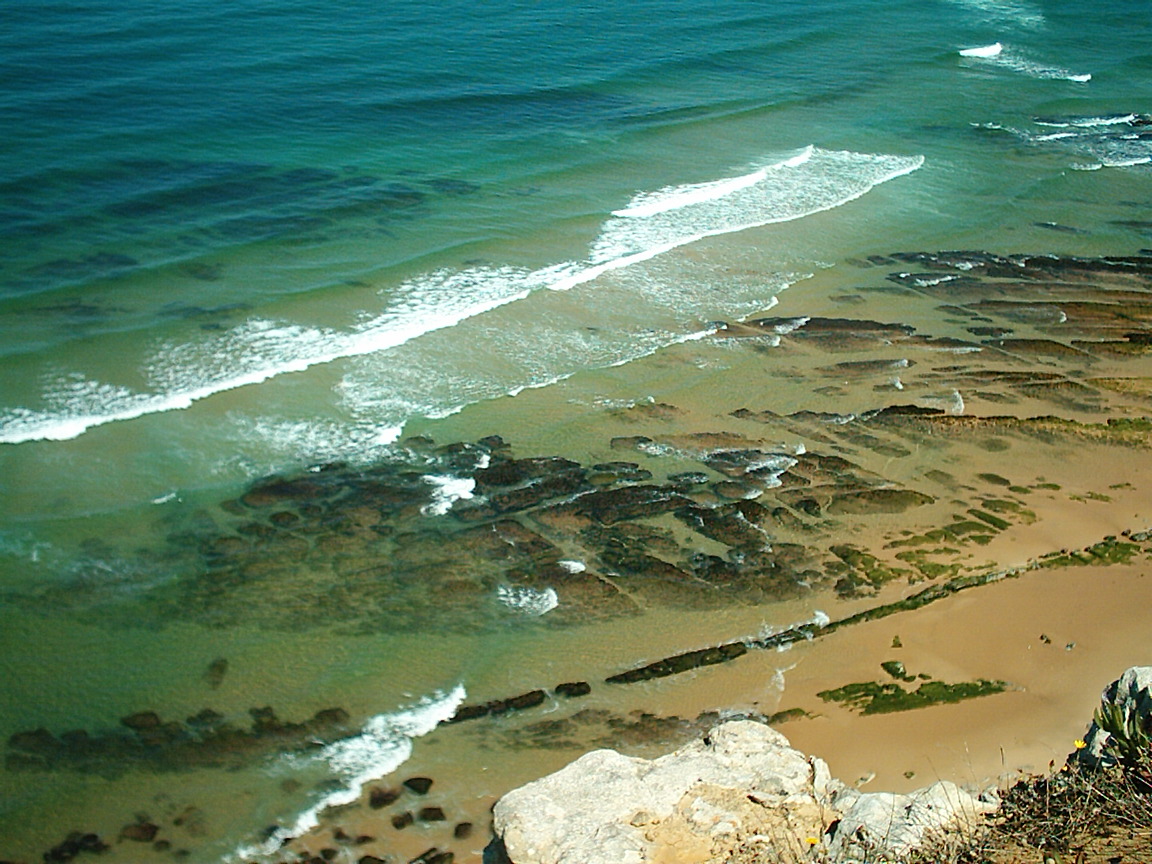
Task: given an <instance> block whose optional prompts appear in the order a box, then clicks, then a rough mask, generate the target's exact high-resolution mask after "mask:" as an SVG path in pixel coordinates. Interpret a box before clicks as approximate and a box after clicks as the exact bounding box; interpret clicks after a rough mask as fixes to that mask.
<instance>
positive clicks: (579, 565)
mask: <svg viewBox="0 0 1152 864" xmlns="http://www.w3.org/2000/svg"><path fill="white" fill-rule="evenodd" d="M558 563H559V564H560V569H561V570H564V571H565V572H566V573H583V572H584V571H585V570H587V569H588V565H587V564H585V563H584V562H583V561H569V560H564V561H560V562H558Z"/></svg>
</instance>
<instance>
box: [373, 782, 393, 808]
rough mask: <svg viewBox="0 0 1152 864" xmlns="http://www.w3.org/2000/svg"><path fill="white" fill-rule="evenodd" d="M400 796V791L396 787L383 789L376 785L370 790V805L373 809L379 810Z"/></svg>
mask: <svg viewBox="0 0 1152 864" xmlns="http://www.w3.org/2000/svg"><path fill="white" fill-rule="evenodd" d="M399 797H400V792H399V791H398V790H396V789H381V788H380V787H379V786H375V787H373V788H372V789H370V790H369V791H368V806H369V807H371V808H372V809H373V810H379V809H381V808H382V807H387V806H388V805H389V804H392V803H394V802H395V801H396V800H397V799H398V798H399Z"/></svg>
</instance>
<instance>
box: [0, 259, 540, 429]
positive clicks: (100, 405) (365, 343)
mask: <svg viewBox="0 0 1152 864" xmlns="http://www.w3.org/2000/svg"><path fill="white" fill-rule="evenodd" d="M530 277H531V274H530V272H529V271H524V270H518V269H516V268H496V269H492V268H481V269H478V270H468V271H462V272H449V271H440V272H437V273H433V274H430V275H429V276H425V277H421V278H420V279H415V280H411V281H409V282H407V283H405V284H404V285H403V286H401V287H400V289H398V290H397V292H396V294H395V295H394V297H393V298H392V300H391V302H392V304H393V305H392V307H391V308H390V309H389V310H388V311H387V312H385V313H383V314H381V315H378V316H375V317H372V318H369V319H367V320H366V321H364V322H363V323H361V324H360V325H359V326H357V327H355V328H353V329H352V330H350V331H336V330H328V329H321V328H315V327H304V326H301V325H297V324H285V323H282V322H274V321H268V320H263V319H253V320H250V321H248V322H246V323H245V324H243V325H241V326H239V327H237V328H235V329H233V330H231V331H229V332H228V333H225V334H222V335H221V336H218V337H216V338H212V339H208V340H205V341H202V342H194V343H184V344H180V345H167V344H166V345H162V346H160V347H159V348H157V349H156V350H155V351H154V352H153V356H152V358H151V360H150V361H149V362H148V363H147V364H146V371H147V373H148V377H149V379H150V383H152V384H153V385H154V387H155V390H156V391H158V392H151V393H148V392H135V391H131V390H129V389H128V388H124V387H117V386H115V385H111V384H104V383H101V382H97V381H91V380H89V379H87V378H85V377H84V376H83V375H80V374H78V373H75V374H71V375H69V376H66V377H65V378H64V379H61V380H57V381H55V382H50V386H49V388H48V392H47V394H46V400H47V401H48V402H49V407H48V408H47V409H46V410H43V411H32V410H29V409H25V408H17V409H11V410H8V411H6V412H5V413H4V414H2V415H0V443H3V444H16V443H20V442H23V441H35V440H49V441H63V440H68V439H71V438H76V437H78V436H79V435H82V434H83V433H84V432H86V431H88V430H89V429H92V428H94V427H96V426H102V425H104V424H107V423H113V422H116V421H122V420H132V419H135V418H138V417H142V416H145V415H147V414H158V413H164V412H168V411H179V410H184V409H187V408H190V407H191V406H192V405H193V404H194V403H195V402H197V401H199V400H201V399H205V398H207V397H209V396H212V395H215V394H217V393H222V392H224V391H227V390H235V389H238V388H240V387H246V386H249V385H252V384H260V383H263V382H265V381H268V380H270V379H272V378H275V377H277V376H280V375H284V374H287V373H291V372H303V371H304V370H306V369H309V368H311V367H312V366H316V365H319V364H323V363H330V362H332V361H334V360H339V359H342V358H346V357H356V356H361V355H365V354H371V353H375V352H377V351H383V350H385V349H387V348H392V347H395V346H397V345H402V344H404V343H405V342H409V341H411V340H412V339H415V338H417V337H419V336H421V335H423V334H425V333H430V332H433V331H436V330H441V329H444V328H447V327H452V326H454V325H456V324H458V323H460V322H461V321H463V320H465V319H467V318H471V317H473V316H475V315H479V314H481V313H483V312H486V311H488V310H490V309H494V308H496V307H498V306H503V305H505V304H506V303H511V302H514V301H516V300H520V299H523V298H524V297H526V296H528V294H529V293H530V292H531V290H532V288H533V286H532V285H531V278H530Z"/></svg>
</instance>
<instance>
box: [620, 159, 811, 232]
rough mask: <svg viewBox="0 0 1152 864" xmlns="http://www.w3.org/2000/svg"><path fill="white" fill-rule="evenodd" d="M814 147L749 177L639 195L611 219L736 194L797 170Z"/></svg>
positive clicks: (694, 184) (654, 213) (650, 213)
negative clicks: (772, 176) (787, 170)
mask: <svg viewBox="0 0 1152 864" xmlns="http://www.w3.org/2000/svg"><path fill="white" fill-rule="evenodd" d="M815 149H816V148H815V147H814V146H813V145H811V144H809V145H808V146H807V147H805V148H804V149H803V150H801V151H800V152H799V153H798V154H796V155H795V156H791V157H789V158H787V159H784V160H783V161H780V162H777V163H775V164H773V165H768V166H765V167H764V168H760V169H758V170H756V171H753V172H752V173H750V174H745V175H743V176H741V177H729V178H726V179H724V180H712V181H710V182H708V183H692V184H687V185H684V186H671V187H667V188H665V189H661V190H659V191H657V192H642V193H641V194H639V195H637V196H636V197H635V198H633V199H632V202H631V203H630V204H629V205H628V206H627V207H625V208H623V209H622V210H613V211H612V215H613V216H624V217H627V218H637V217H643V216H654V215H656V214H657V213H663V212H664V211H666V210H679V209H680V208H681V207H687V206H689V205H692V204H699V203H701V202H703V201H713V200H715V199H717V198H723V197H725V196H727V195H731V194H732V193H733V192H739V191H740V190H741V189H746V188H748V187H749V186H754V185H756V184H757V183H760V182H761V181H763V180H765V179H766V178H767V177H768V174H769V173H770V172H772V171H778V170H780V169H781V168H797V167H799V166H801V165H803V164H804V163H805V162H807V161H808V160H809V159H811V158H812V154H813V152H815Z"/></svg>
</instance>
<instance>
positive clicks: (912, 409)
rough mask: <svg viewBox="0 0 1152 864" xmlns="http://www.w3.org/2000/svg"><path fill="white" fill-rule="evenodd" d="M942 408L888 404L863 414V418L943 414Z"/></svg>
mask: <svg viewBox="0 0 1152 864" xmlns="http://www.w3.org/2000/svg"><path fill="white" fill-rule="evenodd" d="M943 413H944V410H943V409H942V408H922V407H921V406H919V405H889V406H888V407H887V408H881V409H880V410H879V411H872V412H869V413H868V414H865V415H864V419H865V420H872V419H874V418H879V419H886V418H888V417H935V416H939V415H940V414H943Z"/></svg>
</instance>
